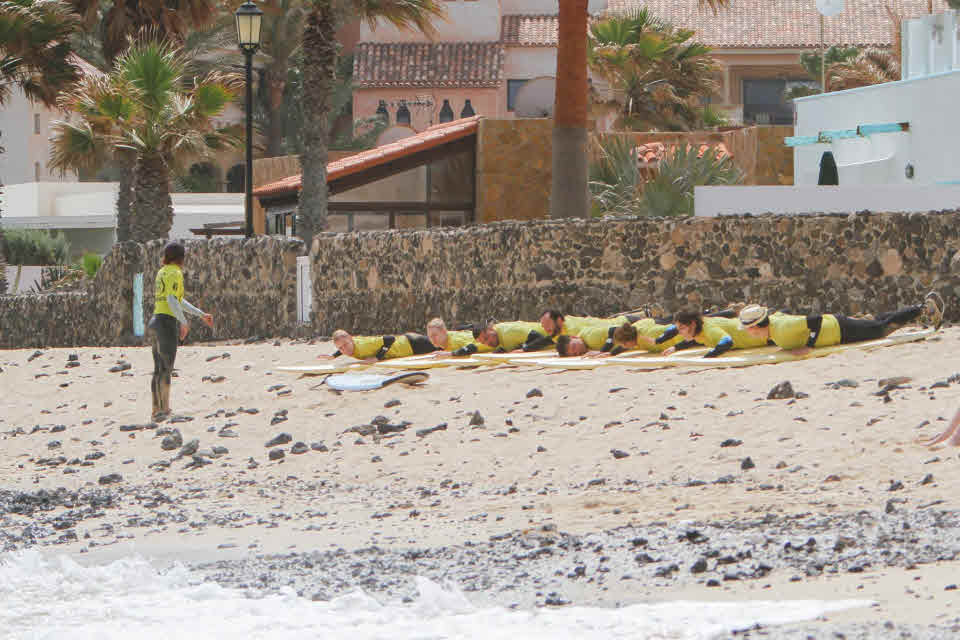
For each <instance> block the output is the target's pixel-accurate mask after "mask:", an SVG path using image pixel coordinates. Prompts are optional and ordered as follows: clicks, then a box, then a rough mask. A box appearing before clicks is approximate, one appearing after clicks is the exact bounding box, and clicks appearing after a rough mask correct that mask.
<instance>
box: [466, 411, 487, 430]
mask: <svg viewBox="0 0 960 640" xmlns="http://www.w3.org/2000/svg"><path fill="white" fill-rule="evenodd" d="M483 423H484V420H483V416H482V415H480V412H479V411H474V412H473V414H472V415H471V416H470V424H469V426H471V427H482V426H483Z"/></svg>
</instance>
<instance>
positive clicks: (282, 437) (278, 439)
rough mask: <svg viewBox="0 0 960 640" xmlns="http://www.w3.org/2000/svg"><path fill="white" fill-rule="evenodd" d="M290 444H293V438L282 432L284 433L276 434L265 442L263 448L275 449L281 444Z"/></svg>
mask: <svg viewBox="0 0 960 640" xmlns="http://www.w3.org/2000/svg"><path fill="white" fill-rule="evenodd" d="M291 442H293V436H292V435H290V434H289V433H286V432H284V433H279V434H277V435H276V436H274V437H273V438H271V439H270V440H267V442H266V443H265V444H264V445H263V446H265V447H276V446H279V445H283V444H289V443H291Z"/></svg>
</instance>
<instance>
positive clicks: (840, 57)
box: [794, 46, 860, 97]
mask: <svg viewBox="0 0 960 640" xmlns="http://www.w3.org/2000/svg"><path fill="white" fill-rule="evenodd" d="M859 53H860V49H858V48H856V47H841V46H833V47H830V48H829V49H827V50H826V51H825V52H824V54H823V57H824V60H825V61H826V63H827V71H829V70H830V66H831V65H834V64H838V63H841V62H847V61H848V60H852V59H853V58H856V57H857V54H859ZM800 64H801V66H803V68H804V69H805V70H806V72H807V73H809V74H810V77H811V78H813V79H814V80H816V81H817V82H820V76H821V73H820V72H821V69H823V66H822V64H821V63H820V52H819V51H815V52H814V51H811V52H808V53H802V54H800ZM807 95H811V94H807ZM794 97H799V96H794Z"/></svg>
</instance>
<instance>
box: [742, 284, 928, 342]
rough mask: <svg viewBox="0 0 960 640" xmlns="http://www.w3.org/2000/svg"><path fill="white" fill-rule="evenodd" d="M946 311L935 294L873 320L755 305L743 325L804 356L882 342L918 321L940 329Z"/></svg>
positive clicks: (748, 309) (747, 309) (744, 313)
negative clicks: (825, 349) (836, 347)
mask: <svg viewBox="0 0 960 640" xmlns="http://www.w3.org/2000/svg"><path fill="white" fill-rule="evenodd" d="M943 311H944V303H943V298H941V297H940V294H938V293H937V292H936V291H931V292H930V293H928V294H927V295H926V297H925V298H924V299H923V304H920V305H913V306H910V307H905V308H903V309H899V310H897V311H891V312H888V313H880V314H877V315H876V316H875V317H874V318H872V319H867V318H848V317H847V316H842V315H838V314H832V313H825V314H823V315H809V316H797V315H788V314H786V313H773V314H771V313H770V312H769V310H768V309H767V308H766V307H764V306H761V305H758V304H752V305H750V306H749V307H745V308H744V309H743V311H741V312H740V326H741V327H743V328H744V329H745V330H746V332H747V333H749V334H750V335H751V336H753V337H754V338H757V339H758V340H769V341H770V342H772V343H773V344H775V345H777V346H778V347H780V348H782V349H784V350H787V351H789V352H790V353H792V354H794V355H798V356H801V355H806V354H807V353H809V352H810V350H811V349H813V348H814V347H829V346H831V345H835V344H850V343H852V342H865V341H867V340H879V339H880V338H885V337H887V336H888V335H890V334H891V333H893V332H894V331H896V330H897V329H900V328H901V327H903V326H904V325H906V324H908V323H910V322H912V321H914V320H916V319H918V318H920V322H921V324H924V325H926V326H933V327H935V328H937V329H939V328H940V325H941V324H942V323H943Z"/></svg>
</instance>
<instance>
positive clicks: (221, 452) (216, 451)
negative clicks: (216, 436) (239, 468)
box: [211, 445, 230, 456]
mask: <svg viewBox="0 0 960 640" xmlns="http://www.w3.org/2000/svg"><path fill="white" fill-rule="evenodd" d="M211 451H213V455H215V456H225V455H227V454H228V453H230V449H227V448H226V447H224V446H220V445H217V446H214V447H211Z"/></svg>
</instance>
